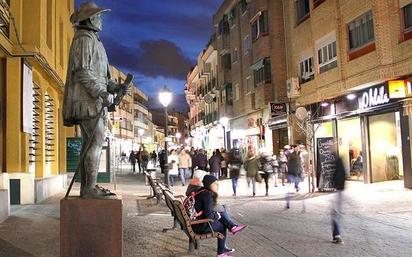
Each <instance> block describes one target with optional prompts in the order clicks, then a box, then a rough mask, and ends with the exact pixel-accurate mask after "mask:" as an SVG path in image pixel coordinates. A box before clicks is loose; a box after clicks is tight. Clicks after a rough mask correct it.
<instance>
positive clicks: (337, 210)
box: [332, 156, 346, 244]
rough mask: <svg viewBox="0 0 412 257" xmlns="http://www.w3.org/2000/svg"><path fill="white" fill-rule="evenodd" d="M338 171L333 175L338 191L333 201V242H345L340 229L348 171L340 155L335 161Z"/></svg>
mask: <svg viewBox="0 0 412 257" xmlns="http://www.w3.org/2000/svg"><path fill="white" fill-rule="evenodd" d="M335 167H336V171H335V174H334V176H333V182H334V184H335V188H336V193H335V199H334V202H333V203H332V206H333V207H332V242H333V243H335V244H343V239H342V237H341V230H340V219H341V216H342V203H343V190H344V189H345V178H346V171H345V166H344V165H343V161H342V159H341V158H340V157H339V156H338V157H337V159H336V161H335Z"/></svg>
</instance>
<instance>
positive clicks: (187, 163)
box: [179, 147, 192, 186]
mask: <svg viewBox="0 0 412 257" xmlns="http://www.w3.org/2000/svg"><path fill="white" fill-rule="evenodd" d="M190 167H192V158H191V157H190V155H189V154H188V153H187V152H186V150H185V149H184V148H183V147H182V149H181V150H180V153H179V174H180V180H181V181H182V186H185V185H186V178H187V177H188V176H189V169H190Z"/></svg>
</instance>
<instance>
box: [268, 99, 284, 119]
mask: <svg viewBox="0 0 412 257" xmlns="http://www.w3.org/2000/svg"><path fill="white" fill-rule="evenodd" d="M269 110H270V115H271V117H272V118H274V117H277V116H281V115H285V114H287V104H286V103H273V102H270V103H269Z"/></svg>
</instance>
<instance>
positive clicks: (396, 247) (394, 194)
mask: <svg viewBox="0 0 412 257" xmlns="http://www.w3.org/2000/svg"><path fill="white" fill-rule="evenodd" d="M108 186H112V185H108ZM112 188H113V186H112ZM76 189H77V190H78V188H75V191H74V192H73V194H76V193H77V191H76ZM185 189H186V188H185V187H182V186H180V185H179V186H175V187H174V188H173V190H174V192H175V193H177V194H180V193H183V192H184V190H185ZM247 189H248V188H247V185H246V181H245V179H244V178H243V177H242V178H241V180H240V194H239V196H237V197H236V198H234V197H232V196H230V181H229V180H223V181H221V182H220V191H221V195H222V196H221V198H220V202H221V203H223V204H225V205H226V206H227V207H228V208H229V211H230V213H231V214H232V216H233V218H234V219H235V220H236V221H237V222H240V223H244V224H247V225H248V226H249V227H248V228H247V229H246V230H245V231H244V232H242V233H240V234H238V235H236V236H232V235H229V240H228V246H230V247H234V248H235V249H236V252H235V253H234V254H233V255H234V256H243V257H253V256H259V257H261V256H265V257H269V256H308V257H309V256H362V257H364V256H411V252H412V191H410V190H406V189H403V187H402V185H401V184H400V183H399V182H390V183H389V182H386V183H377V184H372V185H364V184H358V183H349V186H348V189H347V190H346V192H345V193H346V194H345V200H344V213H343V219H342V223H343V233H342V235H343V239H344V241H345V244H343V245H335V244H333V243H331V225H330V204H331V200H332V198H333V194H327V193H315V194H314V195H312V196H309V195H305V194H304V193H302V194H299V195H295V196H294V200H293V201H292V204H291V208H290V209H285V202H284V194H285V192H286V191H285V190H286V189H285V188H283V187H278V188H276V190H275V188H273V189H272V191H271V196H269V197H263V196H259V195H262V194H259V192H264V188H263V185H259V187H258V196H257V197H251V196H248V192H247ZM259 190H260V191H259ZM117 193H118V194H119V195H120V196H121V197H122V199H123V208H124V209H123V212H124V213H123V217H124V221H123V231H124V247H123V248H124V255H123V256H125V257H132V256H139V257H140V256H141V257H143V256H145V257H146V256H148V257H149V256H159V257H160V256H162V257H163V256H164V257H166V256H187V254H186V251H187V247H188V240H187V237H186V235H185V234H184V233H183V232H182V231H180V230H174V231H168V232H167V233H163V232H162V229H163V228H166V227H171V226H172V221H173V220H172V218H171V216H170V213H169V212H168V209H167V207H166V206H165V205H164V203H162V204H161V205H156V201H155V200H150V199H146V198H147V196H148V194H149V187H148V186H146V185H145V182H144V177H143V175H132V174H121V175H119V176H118V178H117ZM61 197H63V194H61V195H59V196H56V197H53V198H51V199H48V200H47V201H45V202H43V203H41V204H38V205H23V206H18V207H17V206H16V207H13V209H12V215H11V216H10V217H9V219H7V220H6V221H5V222H4V223H2V224H0V256H1V257H26V256H27V257H29V256H30V257H31V256H36V257H57V256H59V244H58V243H57V244H56V243H51V242H59V199H60V198H61ZM302 199H305V205H306V210H305V211H304V212H303V207H302V206H303V205H302ZM215 247H216V240H215V239H209V240H206V241H202V242H201V247H200V251H198V252H197V253H196V254H197V256H215Z"/></svg>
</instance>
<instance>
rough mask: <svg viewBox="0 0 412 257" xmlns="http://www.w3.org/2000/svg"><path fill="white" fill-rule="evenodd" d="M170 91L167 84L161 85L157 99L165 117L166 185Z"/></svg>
mask: <svg viewBox="0 0 412 257" xmlns="http://www.w3.org/2000/svg"><path fill="white" fill-rule="evenodd" d="M172 97H173V95H172V91H170V89H169V88H167V86H166V85H165V86H163V88H162V90H160V92H159V101H160V103H161V104H162V105H163V106H164V107H165V119H166V123H165V154H164V158H165V162H164V163H165V166H164V167H163V169H164V174H165V179H164V181H165V184H166V185H167V186H169V164H168V161H167V159H168V153H167V136H168V133H167V130H168V123H169V118H168V114H167V106H168V105H169V104H170V102H171V101H172Z"/></svg>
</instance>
